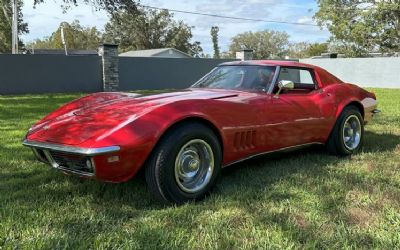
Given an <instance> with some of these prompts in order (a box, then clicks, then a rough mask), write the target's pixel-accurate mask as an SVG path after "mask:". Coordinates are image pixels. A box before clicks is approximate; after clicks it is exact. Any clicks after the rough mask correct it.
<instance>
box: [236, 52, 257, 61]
mask: <svg viewBox="0 0 400 250" xmlns="http://www.w3.org/2000/svg"><path fill="white" fill-rule="evenodd" d="M236 59H239V60H242V61H248V60H253V50H252V49H242V50H241V51H238V52H236Z"/></svg>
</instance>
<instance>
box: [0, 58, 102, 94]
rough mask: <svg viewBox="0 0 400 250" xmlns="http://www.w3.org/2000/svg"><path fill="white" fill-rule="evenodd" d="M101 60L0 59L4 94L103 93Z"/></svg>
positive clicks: (0, 82)
mask: <svg viewBox="0 0 400 250" xmlns="http://www.w3.org/2000/svg"><path fill="white" fill-rule="evenodd" d="M101 76H102V73H101V62H100V57H99V56H64V55H0V94H26V93H57V92H64V93H65V92H98V91H102V78H101Z"/></svg>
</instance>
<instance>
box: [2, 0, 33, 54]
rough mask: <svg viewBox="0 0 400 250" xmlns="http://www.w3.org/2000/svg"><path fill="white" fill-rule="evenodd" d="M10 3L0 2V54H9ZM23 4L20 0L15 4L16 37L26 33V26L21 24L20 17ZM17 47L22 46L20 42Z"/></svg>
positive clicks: (10, 34) (3, 0) (21, 17)
mask: <svg viewBox="0 0 400 250" xmlns="http://www.w3.org/2000/svg"><path fill="white" fill-rule="evenodd" d="M11 5H12V1H11V0H0V52H1V53H7V52H11V47H12V46H11V43H12V31H11V25H12V6H11ZM22 6H23V2H22V1H21V0H20V1H18V2H17V9H18V35H22V34H25V33H28V32H29V30H28V24H27V23H24V22H23V15H22ZM18 43H19V47H22V46H23V43H22V41H21V40H18Z"/></svg>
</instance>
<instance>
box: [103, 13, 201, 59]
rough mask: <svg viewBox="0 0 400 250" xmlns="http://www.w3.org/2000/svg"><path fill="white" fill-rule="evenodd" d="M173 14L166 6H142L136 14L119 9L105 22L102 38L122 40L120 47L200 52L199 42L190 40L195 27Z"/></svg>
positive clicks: (107, 40)
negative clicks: (158, 7) (158, 8)
mask: <svg viewBox="0 0 400 250" xmlns="http://www.w3.org/2000/svg"><path fill="white" fill-rule="evenodd" d="M172 18H173V15H172V14H171V13H169V12H168V11H166V10H162V11H155V10H145V9H139V10H138V13H137V14H135V15H132V14H131V13H129V12H127V11H124V10H122V11H118V12H116V13H114V14H113V15H112V17H111V20H110V21H109V22H108V23H107V24H106V26H105V33H104V36H103V38H104V40H105V41H106V42H111V43H117V44H119V48H120V50H121V51H129V50H142V49H158V48H167V47H170V48H175V49H178V50H180V51H183V52H185V53H188V54H190V55H193V56H199V55H200V54H201V53H202V51H203V50H202V48H201V46H200V42H194V43H191V42H190V40H191V39H192V36H193V35H192V28H191V27H189V26H188V25H187V24H185V23H184V22H182V21H178V22H177V21H175V20H173V19H172Z"/></svg>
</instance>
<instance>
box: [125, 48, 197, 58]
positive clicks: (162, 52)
mask: <svg viewBox="0 0 400 250" xmlns="http://www.w3.org/2000/svg"><path fill="white" fill-rule="evenodd" d="M119 56H125V57H165V58H192V56H190V55H189V54H186V53H185V52H182V51H180V50H177V49H174V48H163V49H146V50H131V51H128V52H124V53H121V54H119Z"/></svg>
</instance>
